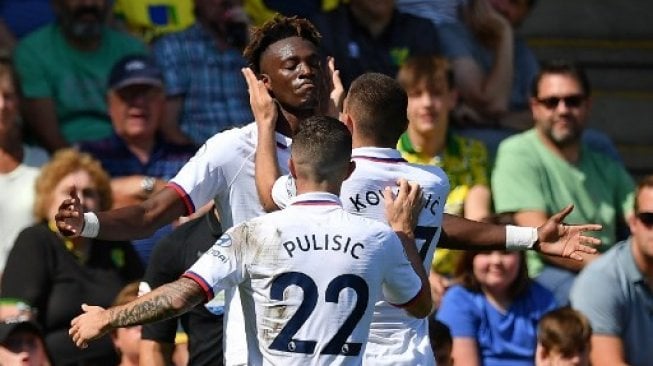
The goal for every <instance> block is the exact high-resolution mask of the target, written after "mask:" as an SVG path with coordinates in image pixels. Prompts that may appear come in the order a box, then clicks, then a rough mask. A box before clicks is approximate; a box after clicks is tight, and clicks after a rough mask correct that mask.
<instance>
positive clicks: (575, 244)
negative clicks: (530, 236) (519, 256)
mask: <svg viewBox="0 0 653 366" xmlns="http://www.w3.org/2000/svg"><path fill="white" fill-rule="evenodd" d="M573 209H574V206H573V205H569V206H567V207H565V208H564V209H562V211H560V212H558V213H557V214H555V215H553V216H551V218H549V219H548V220H547V221H546V222H545V223H544V225H542V226H540V227H539V228H537V236H538V239H539V241H538V243H537V244H536V245H535V250H537V251H539V252H541V253H543V254H548V255H555V256H558V257H564V258H571V259H575V260H579V261H580V260H583V256H582V255H583V253H588V254H594V253H596V248H594V247H595V246H597V245H599V244H601V241H600V240H599V239H597V238H594V237H591V236H586V235H583V233H584V232H586V231H599V230H601V225H597V224H586V225H567V224H564V223H563V220H564V219H565V217H567V215H569V213H570V212H571V211H572V210H573Z"/></svg>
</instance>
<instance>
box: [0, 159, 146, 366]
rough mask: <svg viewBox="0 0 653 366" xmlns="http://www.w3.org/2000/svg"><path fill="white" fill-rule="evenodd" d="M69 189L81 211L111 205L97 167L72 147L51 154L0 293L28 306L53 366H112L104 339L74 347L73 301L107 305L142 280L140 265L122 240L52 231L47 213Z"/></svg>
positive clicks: (76, 306) (106, 178)
mask: <svg viewBox="0 0 653 366" xmlns="http://www.w3.org/2000/svg"><path fill="white" fill-rule="evenodd" d="M71 190H76V191H77V192H79V197H81V199H80V200H81V204H82V207H83V209H84V211H87V212H88V211H95V210H106V209H108V208H110V207H111V187H110V183H109V176H108V175H107V173H106V172H105V171H104V170H102V167H101V166H100V163H99V162H98V161H96V160H94V159H93V158H92V157H91V156H90V155H88V154H82V153H79V152H77V151H75V150H71V149H64V150H62V151H60V152H57V153H56V154H55V155H54V156H53V158H52V160H51V161H50V162H49V163H48V164H46V165H44V166H43V168H42V170H41V174H40V175H39V177H38V178H37V182H36V201H35V205H34V206H35V207H34V211H35V214H36V217H37V219H38V220H39V223H38V224H36V225H34V226H31V227H28V228H27V229H25V230H23V231H22V232H21V233H20V234H19V235H18V238H17V239H16V243H15V245H14V247H13V249H12V250H11V252H10V253H9V259H8V261H7V266H6V267H5V272H4V275H3V277H2V294H3V296H5V297H13V298H18V299H22V300H24V301H25V302H26V303H27V304H29V305H30V306H32V307H33V308H34V309H36V312H37V313H36V320H37V322H38V324H39V325H40V326H41V327H42V328H43V331H44V335H45V341H46V346H47V348H48V350H49V351H50V352H52V358H53V362H54V364H56V365H82V364H92V365H112V366H113V365H115V361H116V360H115V352H114V349H113V345H112V344H111V339H110V338H109V337H105V338H104V339H103V340H102V341H100V342H97V343H96V344H94V345H93V346H92V347H89V348H88V349H85V350H79V349H77V348H76V347H75V346H74V344H73V343H72V342H71V340H70V338H69V337H68V327H69V325H70V321H71V320H72V319H73V318H74V317H75V316H76V315H77V314H79V311H80V309H79V304H81V303H84V302H93V303H98V304H105V305H110V304H111V303H112V302H113V299H114V297H115V295H116V294H117V293H118V291H120V289H121V288H122V287H123V286H124V285H125V284H127V283H128V282H130V281H134V280H135V279H138V278H141V277H142V275H143V267H142V265H141V264H140V261H139V260H138V256H137V254H136V252H135V251H134V249H133V248H132V246H131V244H130V243H129V242H101V241H98V240H94V239H86V238H74V239H69V238H64V237H62V236H61V235H60V234H59V233H58V232H57V229H56V226H55V225H54V215H55V213H56V212H57V209H58V207H59V203H60V202H61V201H62V200H63V199H64V197H66V196H68V195H69V194H70V192H71ZM27 264H29V265H27Z"/></svg>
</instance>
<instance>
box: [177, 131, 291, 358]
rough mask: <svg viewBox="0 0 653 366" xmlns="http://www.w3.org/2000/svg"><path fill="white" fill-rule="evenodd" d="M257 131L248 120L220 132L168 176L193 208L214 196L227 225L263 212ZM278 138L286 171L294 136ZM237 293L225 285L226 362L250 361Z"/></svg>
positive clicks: (279, 152) (224, 339)
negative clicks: (257, 174)
mask: <svg viewBox="0 0 653 366" xmlns="http://www.w3.org/2000/svg"><path fill="white" fill-rule="evenodd" d="M257 132H258V131H257V129H256V123H250V124H248V125H246V126H244V127H241V128H234V129H231V130H227V131H224V132H221V133H218V134H216V135H215V136H213V137H212V138H210V139H209V140H207V141H206V143H205V144H204V145H202V147H200V149H199V150H198V151H197V153H195V156H193V157H192V158H191V159H190V160H189V161H188V163H186V164H185V165H184V166H183V167H182V168H181V170H180V171H179V173H177V175H176V176H175V177H174V178H172V179H171V180H170V186H171V187H172V188H174V189H175V190H176V191H177V192H178V193H179V194H180V196H181V198H182V200H184V202H185V204H186V207H187V209H188V213H189V214H190V213H192V212H194V211H195V209H196V208H197V207H202V206H204V205H205V204H206V203H208V202H210V201H211V200H213V199H214V198H215V203H216V207H217V209H218V212H219V214H220V222H221V224H222V227H223V228H224V229H225V230H226V229H228V228H230V227H232V226H234V225H238V224H240V223H242V222H245V221H246V220H249V219H252V218H254V217H258V216H261V215H263V214H264V213H265V211H264V210H263V207H262V206H261V203H260V201H259V197H258V194H257V192H256V183H255V181H254V154H255V152H256V141H257ZM276 139H277V156H278V158H279V160H278V162H279V166H280V167H281V171H282V172H284V174H285V173H286V172H287V171H288V167H287V162H288V159H289V157H290V148H289V146H290V143H291V142H292V140H291V139H290V138H289V137H286V136H283V135H281V134H279V133H277V135H276ZM235 295H237V292H236V289H235V288H230V289H228V290H226V291H225V319H224V324H225V325H224V335H223V342H224V355H225V362H226V365H227V366H233V365H246V364H247V343H246V341H245V334H244V332H245V328H244V327H243V323H244V320H243V312H242V311H241V305H240V296H235Z"/></svg>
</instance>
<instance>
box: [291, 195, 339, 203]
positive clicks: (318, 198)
mask: <svg viewBox="0 0 653 366" xmlns="http://www.w3.org/2000/svg"><path fill="white" fill-rule="evenodd" d="M290 205H292V206H342V203H341V202H340V198H338V196H336V195H335V194H333V193H328V192H308V193H302V194H300V195H298V196H297V197H294V198H292V199H291V200H290Z"/></svg>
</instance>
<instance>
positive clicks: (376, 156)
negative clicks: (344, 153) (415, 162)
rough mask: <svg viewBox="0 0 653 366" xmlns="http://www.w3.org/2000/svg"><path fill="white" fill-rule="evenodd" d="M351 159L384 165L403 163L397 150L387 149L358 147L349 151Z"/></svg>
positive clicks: (403, 160)
mask: <svg viewBox="0 0 653 366" xmlns="http://www.w3.org/2000/svg"><path fill="white" fill-rule="evenodd" d="M351 158H352V159H364V160H372V161H379V162H384V163H405V162H406V159H404V158H402V157H401V153H400V152H399V150H397V149H390V148H387V147H358V148H355V149H353V150H352V151H351Z"/></svg>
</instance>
